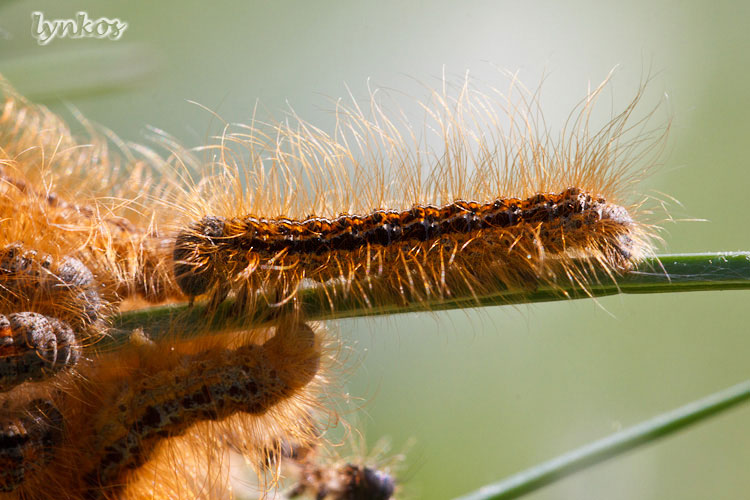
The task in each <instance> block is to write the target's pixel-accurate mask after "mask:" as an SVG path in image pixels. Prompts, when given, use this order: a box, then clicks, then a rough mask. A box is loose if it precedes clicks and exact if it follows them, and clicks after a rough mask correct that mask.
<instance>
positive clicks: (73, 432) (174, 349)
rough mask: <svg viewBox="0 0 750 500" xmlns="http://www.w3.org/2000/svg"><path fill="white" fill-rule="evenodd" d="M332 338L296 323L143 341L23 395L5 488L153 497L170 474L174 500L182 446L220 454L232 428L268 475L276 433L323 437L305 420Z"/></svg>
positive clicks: (30, 494) (18, 398)
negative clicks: (268, 453)
mask: <svg viewBox="0 0 750 500" xmlns="http://www.w3.org/2000/svg"><path fill="white" fill-rule="evenodd" d="M320 337H321V335H320V333H319V332H318V333H316V332H315V330H313V328H311V326H308V325H305V324H286V325H279V326H277V327H276V328H275V329H273V330H272V331H269V330H263V331H249V332H242V333H238V334H234V335H231V336H229V337H225V338H219V337H214V338H210V339H204V340H202V341H201V342H189V343H187V342H179V341H175V342H172V343H168V344H163V345H162V344H155V343H153V342H143V341H141V342H137V341H136V342H132V343H131V344H130V345H129V346H127V347H126V348H125V349H123V350H120V351H118V352H112V353H109V354H99V355H98V356H96V357H95V358H93V359H90V360H87V361H83V362H81V363H79V365H78V367H77V369H76V372H75V374H73V373H69V374H66V376H60V377H57V378H56V379H54V381H53V382H52V383H50V384H48V385H46V386H44V387H38V388H34V389H32V390H29V391H28V394H25V395H24V394H14V393H13V392H11V393H10V396H11V397H10V398H9V399H8V400H7V401H6V406H9V407H7V408H6V407H3V408H2V410H3V415H2V416H3V417H4V418H5V419H4V420H3V419H2V418H0V424H2V425H0V443H2V444H3V446H2V448H1V449H0V457H2V459H3V460H4V465H5V467H4V469H3V475H2V482H0V491H6V492H7V491H12V492H13V493H14V495H16V497H14V498H29V499H30V498H48V495H49V490H48V489H47V488H45V486H44V485H56V488H58V490H57V492H56V493H55V494H56V495H57V498H71V499H78V498H80V499H97V498H143V497H144V496H151V495H152V494H153V491H154V486H153V485H152V484H151V483H152V481H153V478H154V477H159V475H162V477H161V478H162V480H163V479H164V478H166V477H171V478H172V480H171V481H168V483H169V484H164V485H162V486H161V490H160V489H159V488H156V489H157V490H160V491H162V492H164V493H163V495H164V497H165V498H173V495H172V494H175V493H176V492H172V494H168V493H167V489H168V488H170V487H171V488H179V487H180V485H181V484H182V478H181V475H180V474H181V473H182V470H178V469H172V470H169V468H166V470H167V471H168V473H166V475H163V474H165V465H173V464H172V462H171V459H170V458H169V455H170V454H174V453H175V451H174V450H175V448H174V447H175V446H178V447H179V449H185V448H187V449H189V450H193V452H195V453H198V454H199V453H200V451H198V452H196V451H195V450H206V451H205V452H206V453H209V454H210V453H211V450H212V449H213V448H217V444H216V442H213V443H212V442H210V441H209V439H216V438H219V439H220V436H221V435H222V434H223V435H225V436H229V435H230V433H232V435H233V441H232V443H233V446H234V447H235V449H238V448H242V449H243V450H245V451H246V452H247V453H248V454H249V456H248V460H250V461H251V463H253V464H255V466H256V468H257V469H258V470H259V471H263V470H265V466H264V464H265V462H264V458H265V456H264V454H263V453H262V450H265V449H267V447H268V446H269V444H268V443H269V441H270V439H271V437H272V436H273V435H274V433H275V432H278V433H283V434H284V435H291V436H293V437H294V439H295V440H297V441H299V442H302V443H310V442H311V441H312V440H314V439H317V433H313V432H308V431H306V429H309V428H311V425H310V424H308V425H306V426H305V425H301V424H300V421H303V420H305V419H308V418H310V417H309V415H310V411H311V408H313V407H314V406H315V404H316V396H315V394H314V389H315V388H316V385H317V383H316V382H315V381H314V379H315V378H316V377H317V376H318V371H319V368H320V366H321V364H322V363H323V364H324V363H325V362H326V361H325V359H322V356H323V351H322V349H321V346H322V344H321V342H322V339H321V338H320ZM17 392H18V391H17ZM29 398H30V400H29V402H28V403H24V401H25V400H27V399H29ZM25 408H28V409H25ZM19 409H21V411H20V415H21V416H20V417H17V416H16V417H14V416H13V415H14V413H16V414H18V413H19V412H18V410H19ZM17 421H20V423H19V422H17ZM200 426H202V427H203V429H202V431H201V432H197V431H196V427H200ZM237 428H240V429H242V430H243V432H242V433H241V434H239V433H237V432H236V429H237ZM180 440H181V442H180ZM243 443H244V444H243ZM219 448H220V447H219ZM253 452H254V453H253ZM156 455H162V458H161V460H158V461H154V460H153V457H154V456H156ZM201 465H203V464H198V466H201ZM142 469H145V470H142ZM189 473H190V471H189V470H188V471H187V472H186V474H189ZM157 474H158V475H157ZM208 474H209V476H208V477H212V476H211V473H210V472H209V473H208ZM214 480H217V479H215V478H214ZM165 483H167V481H165ZM183 493H184V492H183ZM195 494H196V495H197V496H201V495H202V492H201V491H197V492H195Z"/></svg>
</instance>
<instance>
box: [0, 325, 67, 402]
mask: <svg viewBox="0 0 750 500" xmlns="http://www.w3.org/2000/svg"><path fill="white" fill-rule="evenodd" d="M80 357H81V350H80V347H79V345H78V342H77V341H76V337H75V334H74V333H73V330H71V328H70V327H69V326H68V325H67V324H66V323H65V322H63V321H60V320H58V319H56V318H50V317H47V316H44V315H42V314H39V313H34V312H22V313H14V314H10V315H8V316H7V317H6V316H4V315H2V314H0V392H5V391H8V390H10V389H11V388H13V387H15V386H16V385H18V384H20V383H23V382H26V381H37V380H42V379H44V378H47V377H50V376H52V375H53V374H55V373H57V372H59V371H60V370H63V369H66V368H70V367H71V366H74V365H75V364H76V363H78V360H79V359H80Z"/></svg>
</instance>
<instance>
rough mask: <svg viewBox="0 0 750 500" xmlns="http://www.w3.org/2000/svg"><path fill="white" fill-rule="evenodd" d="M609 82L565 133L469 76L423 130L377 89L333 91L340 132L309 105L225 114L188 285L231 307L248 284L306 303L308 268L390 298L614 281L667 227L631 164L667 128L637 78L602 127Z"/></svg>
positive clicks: (183, 265) (281, 300)
mask: <svg viewBox="0 0 750 500" xmlns="http://www.w3.org/2000/svg"><path fill="white" fill-rule="evenodd" d="M603 88H604V87H603V86H600V87H599V88H597V89H596V90H594V91H593V92H592V93H591V94H590V95H589V96H587V98H586V99H585V100H584V101H583V102H582V104H581V105H580V107H579V108H578V109H577V110H576V111H575V112H574V113H573V114H572V115H571V118H570V120H569V122H568V124H567V126H566V128H565V129H564V132H563V133H562V135H561V137H560V138H559V139H553V138H552V132H551V131H548V130H545V129H543V128H542V129H540V127H541V126H542V125H540V123H539V122H538V121H536V120H537V115H536V113H538V109H535V108H534V107H533V106H534V105H536V104H537V102H536V101H535V100H534V99H533V96H531V95H528V94H524V93H523V91H521V97H520V98H518V97H515V98H514V97H512V92H513V91H514V87H513V86H511V90H510V93H509V97H504V96H502V94H499V93H490V94H487V93H484V92H482V91H479V90H477V89H476V88H474V87H473V86H472V85H471V84H470V82H468V80H467V81H466V82H465V84H464V85H463V86H462V87H460V88H458V90H457V91H456V92H455V93H454V94H451V93H448V91H446V90H445V88H444V89H443V91H442V92H437V91H436V92H434V93H433V95H432V97H431V99H430V100H429V101H426V102H424V103H420V104H421V106H422V107H423V109H425V110H426V115H427V117H426V123H425V125H424V126H423V127H421V128H415V127H413V126H412V125H410V124H409V123H408V122H403V121H398V120H397V119H395V118H391V117H390V115H389V114H387V112H386V110H385V109H384V108H383V106H382V104H381V102H380V101H379V100H378V99H377V98H376V97H375V96H373V98H372V99H371V101H370V107H369V110H368V111H367V112H365V111H363V110H362V108H361V107H360V106H359V105H358V104H357V103H356V102H354V103H353V104H352V105H349V106H346V105H344V104H341V103H337V108H336V125H335V126H334V128H333V130H332V132H330V133H326V132H323V131H322V130H320V129H318V128H316V127H314V126H312V125H310V124H309V123H306V122H304V121H303V120H301V119H300V118H298V117H296V116H293V117H292V118H291V119H289V120H287V121H286V122H284V123H278V124H264V123H255V122H254V123H253V124H252V125H250V126H248V127H243V126H239V127H237V128H236V129H235V128H232V127H229V126H227V128H226V130H225V131H224V133H223V135H222V136H221V140H220V142H219V143H218V144H216V145H214V146H213V147H214V150H215V154H216V159H215V163H216V164H218V167H217V168H218V170H219V171H218V173H217V175H216V176H215V177H213V178H205V177H204V178H203V179H202V180H201V182H200V183H199V184H198V185H197V186H196V187H195V189H194V190H193V191H192V192H191V193H190V194H189V195H185V198H189V199H191V200H201V202H200V203H192V204H190V205H185V206H184V211H185V212H186V214H190V215H192V216H193V217H194V218H195V219H196V220H195V221H193V222H186V223H185V225H184V226H182V228H178V233H177V236H176V239H175V244H174V250H173V258H174V274H175V279H176V281H177V284H178V285H179V286H180V288H181V289H182V291H183V292H184V293H185V295H187V296H189V297H195V296H200V295H203V294H208V295H210V296H211V297H212V301H213V302H214V303H218V302H220V301H221V300H223V298H224V297H225V296H226V295H227V294H228V293H230V292H234V293H235V295H237V298H238V300H237V303H238V304H240V305H248V307H250V308H257V307H258V306H257V304H256V303H257V301H258V298H259V297H260V298H262V299H264V300H263V301H262V302H263V303H270V304H272V305H280V304H285V303H287V302H290V301H293V300H294V297H295V294H296V292H297V290H298V289H299V286H300V284H302V283H305V282H306V281H312V282H316V283H318V284H329V285H330V284H338V285H339V287H338V289H336V288H335V287H334V288H333V292H331V290H332V288H331V287H327V288H326V289H325V291H324V292H323V293H342V294H346V295H350V296H354V297H356V298H357V300H359V301H360V302H361V303H362V304H364V305H365V307H377V306H378V305H379V302H381V301H383V299H384V298H385V297H388V298H392V297H395V298H396V301H400V302H401V303H404V304H406V303H410V302H415V301H423V300H428V299H446V298H450V297H452V296H454V295H456V294H459V293H461V294H467V293H468V294H470V295H473V296H474V297H480V296H481V295H483V294H485V293H487V292H489V291H490V290H492V289H497V287H498V283H499V284H500V286H502V287H504V288H507V289H510V290H515V289H520V290H524V289H525V290H532V289H533V288H534V287H536V286H538V285H539V284H553V285H554V284H555V283H562V282H566V283H573V284H574V285H576V286H578V287H580V288H583V289H584V290H585V288H586V284H587V283H588V282H589V280H590V279H591V274H592V273H591V271H592V270H594V269H598V270H603V271H604V272H605V273H608V274H610V275H611V276H612V277H614V276H616V275H618V274H620V273H622V272H624V271H626V270H628V269H630V268H631V267H632V265H633V264H634V263H637V262H638V261H639V260H640V259H642V258H643V257H644V256H646V255H649V254H651V253H652V249H653V243H652V241H653V238H654V233H655V227H654V226H652V225H650V224H649V223H648V222H647V221H645V220H644V216H646V215H647V214H648V209H647V208H645V206H644V203H643V200H635V201H634V200H632V199H631V198H630V196H631V193H629V192H628V188H629V187H630V186H631V185H632V183H633V182H634V177H633V175H634V172H633V169H631V168H630V167H631V165H632V164H633V163H634V162H637V161H643V160H653V159H654V157H655V156H656V155H658V153H659V147H660V144H661V141H660V138H661V137H663V136H662V135H661V133H662V131H649V130H648V128H647V127H648V120H649V118H650V116H651V115H650V114H648V115H647V116H645V117H643V118H640V119H634V118H633V114H634V111H635V109H636V107H637V105H638V102H639V100H640V98H641V97H642V93H640V92H639V93H638V94H637V95H636V97H635V98H634V100H633V101H632V102H631V103H630V104H629V105H628V106H627V108H626V109H625V110H624V111H623V112H621V113H620V114H618V115H616V116H614V117H613V118H611V119H610V121H609V122H608V123H607V124H606V125H605V126H604V127H603V128H602V129H601V130H599V131H596V130H592V129H591V128H590V116H591V113H592V108H593V106H594V104H595V102H596V101H597V98H598V97H599V95H600V94H601V92H602V91H603ZM514 99H517V100H518V101H520V102H515V101H514ZM503 110H505V111H508V112H509V113H510V115H509V116H508V117H506V118H505V121H506V122H507V123H505V122H504V119H503V117H502V116H501V115H500V113H501V111H503ZM631 122H632V123H631ZM634 131H639V132H641V134H635V135H633V133H634ZM642 134H646V135H650V138H651V139H653V142H647V141H646V140H645V138H644V136H643V135H642ZM433 142H435V143H437V144H439V145H441V146H442V147H440V148H436V147H435V146H434V145H433ZM246 157H247V158H246ZM245 183H246V184H248V185H249V186H248V187H247V190H245V188H244V187H243V184H245ZM228 193H229V194H228ZM195 216H197V217H195ZM582 256H585V257H587V258H588V261H587V263H586V264H584V265H581V264H579V263H577V262H576V258H577V257H582ZM337 290H338V291H337ZM331 307H334V306H333V302H332V301H331Z"/></svg>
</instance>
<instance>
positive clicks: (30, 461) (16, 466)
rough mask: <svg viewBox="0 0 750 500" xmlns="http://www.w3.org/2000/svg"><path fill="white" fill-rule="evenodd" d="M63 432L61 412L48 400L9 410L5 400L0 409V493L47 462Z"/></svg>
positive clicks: (6, 490)
mask: <svg viewBox="0 0 750 500" xmlns="http://www.w3.org/2000/svg"><path fill="white" fill-rule="evenodd" d="M19 410H20V413H18V412H19ZM62 433H63V429H62V415H61V414H60V412H59V410H58V409H57V408H56V407H55V405H54V404H53V403H52V402H51V401H50V400H48V399H34V400H32V401H30V402H29V403H28V404H27V405H26V406H25V407H21V408H14V409H13V410H12V411H10V410H9V409H8V405H7V403H6V405H4V407H3V408H0V492H11V491H13V490H15V489H16V488H18V487H19V486H20V485H21V484H22V483H23V482H24V479H25V477H26V475H27V474H29V473H33V472H34V471H37V470H40V469H41V468H42V467H44V466H45V465H46V464H47V463H48V462H50V460H52V458H53V457H54V451H55V447H56V446H58V445H59V444H60V441H61V438H62Z"/></svg>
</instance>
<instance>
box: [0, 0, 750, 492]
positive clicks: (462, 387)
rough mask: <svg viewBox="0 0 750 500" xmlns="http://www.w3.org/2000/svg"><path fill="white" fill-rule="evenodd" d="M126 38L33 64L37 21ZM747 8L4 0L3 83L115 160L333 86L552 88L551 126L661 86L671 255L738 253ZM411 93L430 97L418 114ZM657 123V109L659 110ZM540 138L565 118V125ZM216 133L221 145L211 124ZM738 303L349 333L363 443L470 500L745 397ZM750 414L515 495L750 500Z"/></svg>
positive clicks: (311, 103) (421, 485)
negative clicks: (77, 118) (401, 454)
mask: <svg viewBox="0 0 750 500" xmlns="http://www.w3.org/2000/svg"><path fill="white" fill-rule="evenodd" d="M35 10H38V11H42V12H44V14H45V16H46V17H48V18H70V17H74V16H75V14H76V12H78V11H86V12H87V13H88V14H89V16H90V17H92V18H98V17H101V16H106V17H109V18H114V17H117V18H120V19H122V20H124V21H126V22H128V23H129V27H128V29H127V31H126V32H125V33H124V35H123V37H122V39H121V40H119V41H116V42H111V41H98V40H90V39H83V40H56V41H53V42H52V43H50V44H49V45H47V46H39V45H38V44H37V43H36V41H35V40H34V39H33V38H32V36H31V12H32V11H35ZM748 26H750V3H748V2H737V1H731V0H728V1H713V2H703V1H700V0H692V1H676V0H674V1H664V0H659V1H652V0H649V1H645V0H637V1H629V2H622V1H580V0H573V1H568V2H557V1H540V2H517V1H514V2H510V1H489V0H488V1H479V0H466V1H462V2H456V1H442V0H433V1H404V0H378V1H370V2H347V1H343V0H342V1H330V0H326V1H323V0H318V1H302V0H298V1H275V2H266V1H247V2H246V1H235V2H230V1H214V2H208V1H205V0H203V1H196V0H160V1H158V2H153V1H148V0H129V1H112V0H88V1H84V0H46V1H31V0H28V1H26V0H18V1H9V0H4V1H3V2H2V3H0V72H2V73H4V74H5V75H6V76H7V77H8V78H9V79H10V80H11V81H12V82H14V83H15V84H16V86H17V87H18V89H19V90H20V91H21V92H23V93H26V94H27V95H29V96H30V97H31V98H32V99H35V100H37V101H41V102H44V103H45V104H48V105H50V106H51V107H53V108H54V109H56V110H62V111H65V110H66V109H67V106H68V105H70V104H72V105H73V106H74V107H76V108H78V109H79V110H80V111H81V112H82V113H83V115H84V116H86V117H88V118H90V119H91V120H94V121H96V122H99V123H101V124H104V125H106V126H107V127H109V128H110V129H112V130H113V131H114V132H115V133H116V134H118V135H119V136H120V137H121V138H123V139H125V140H128V141H137V142H143V141H144V140H146V136H147V135H148V131H147V128H146V126H152V127H156V128H159V129H163V130H166V131H168V132H169V133H170V134H172V135H174V136H175V137H177V138H179V139H180V140H182V141H183V142H185V143H186V144H188V145H199V144H202V143H203V142H205V139H206V135H207V133H208V131H209V130H210V129H211V123H212V117H211V115H210V114H209V113H207V112H206V111H205V110H203V109H201V108H200V107H198V106H195V105H193V104H190V103H188V102H187V100H191V101H196V102H198V103H200V104H202V105H203V106H205V107H207V108H209V109H211V110H214V111H216V112H217V113H219V114H220V115H221V116H222V117H223V118H225V119H226V120H228V121H247V120H249V118H250V114H251V112H252V109H253V107H254V105H255V103H256V101H257V102H260V103H261V105H262V107H263V108H264V109H266V110H268V111H269V113H270V114H272V115H275V116H277V117H279V118H281V117H282V116H283V115H282V113H283V111H284V109H285V108H286V105H287V102H288V103H289V104H291V105H292V106H293V107H294V109H295V110H296V111H297V112H298V113H299V114H300V115H301V116H302V117H304V118H306V119H307V120H309V121H311V122H313V123H323V124H327V123H330V113H329V110H330V105H329V104H330V103H329V101H328V100H327V98H329V97H336V96H340V95H344V94H345V93H346V92H347V89H346V87H345V84H347V85H349V87H350V88H351V89H352V92H353V93H354V94H355V95H359V96H364V95H366V90H367V86H366V84H367V81H368V79H370V82H371V85H373V86H385V87H391V88H396V89H406V90H407V91H411V90H412V89H415V88H416V87H415V86H414V81H415V80H416V81H419V82H424V83H427V84H434V83H436V82H437V78H439V77H440V75H441V73H442V71H443V68H445V70H446V72H447V73H448V74H452V75H458V76H459V77H460V75H462V74H463V73H464V71H465V70H467V69H468V70H470V71H471V74H472V75H474V76H475V77H476V78H478V79H479V80H482V81H484V82H488V83H490V84H492V83H494V81H495V79H497V78H498V75H499V73H498V71H497V69H496V68H495V67H494V66H495V65H496V66H499V67H502V68H507V69H509V70H512V71H516V70H518V71H519V76H520V78H521V80H522V81H523V82H525V83H526V84H528V85H530V86H536V85H537V84H538V83H539V82H540V81H541V80H542V78H544V77H546V81H545V84H544V87H543V96H544V100H543V102H544V104H545V106H546V108H545V109H548V117H549V118H550V126H551V127H552V128H553V129H554V128H555V123H559V120H560V119H561V118H563V117H564V116H565V113H566V112H567V111H568V110H569V109H570V108H571V107H572V106H573V105H574V104H575V103H576V102H577V101H578V99H580V98H581V97H582V96H583V95H584V94H585V91H586V88H587V85H588V84H589V82H592V83H598V82H600V81H601V80H602V79H603V78H604V77H605V76H606V75H607V74H608V73H609V71H610V70H611V69H612V68H613V67H615V66H618V69H617V71H616V73H615V78H614V83H613V90H612V92H611V96H612V100H613V102H615V103H623V102H626V101H627V99H628V98H630V97H632V95H633V93H634V92H635V91H636V89H637V88H638V85H639V83H640V82H641V81H642V80H643V78H644V75H649V74H650V75H651V77H652V81H651V83H650V85H649V92H650V93H651V94H653V95H655V99H658V98H659V97H660V96H662V95H667V96H668V99H667V100H666V106H665V107H666V111H664V112H663V116H664V117H668V116H671V117H672V118H673V122H672V132H671V135H670V138H669V144H668V152H667V156H666V157H665V160H664V165H663V166H661V167H660V168H659V170H658V172H656V173H655V174H654V175H653V176H652V177H651V178H649V179H648V180H647V181H646V183H645V184H644V186H643V189H645V190H647V191H652V192H655V193H666V194H668V195H669V196H672V197H674V198H675V199H676V200H679V202H680V203H681V205H678V204H673V205H672V207H671V208H670V210H671V213H672V215H673V216H674V217H675V219H704V220H705V221H703V222H699V221H692V222H677V223H670V224H667V225H666V226H665V227H666V230H667V232H666V233H665V234H664V238H665V247H664V248H663V251H669V252H674V253H677V252H696V251H718V250H727V251H728V250H739V249H744V250H750V231H749V230H748V229H749V228H750V225H749V224H748V218H747V214H745V213H744V212H743V210H744V208H743V207H744V206H745V204H746V196H747V194H748V188H750V173H749V172H750V170H749V169H748V166H749V165H748V161H747V157H748V147H747V142H748V140H747V138H748V135H749V134H750V122H749V121H748V114H749V113H750V92H748V88H750V64H748V63H749V62H750V55H748V54H750V29H748ZM415 95H417V96H419V95H420V94H419V93H417V92H415ZM662 110H664V108H662ZM553 120H558V122H555V121H553ZM214 124H215V123H214ZM749 298H750V296H749V295H748V293H747V292H718V293H690V294H661V295H656V296H618V297H611V298H606V299H602V300H600V301H599V302H598V303H595V302H593V301H575V302H562V303H553V304H543V305H534V306H529V307H495V308H488V309H484V310H481V311H463V312H447V313H439V314H432V315H424V314H410V315H404V316H399V317H395V318H383V319H367V320H347V321H341V322H338V325H337V326H338V328H339V329H340V331H341V334H342V336H343V338H344V339H346V341H347V343H348V344H349V345H351V346H354V347H353V352H354V353H355V354H354V356H355V357H361V359H362V360H361V362H359V363H358V364H357V366H356V368H355V369H354V370H353V372H352V373H351V375H350V377H349V380H348V383H347V390H348V391H349V393H350V394H352V395H353V396H357V397H360V398H362V402H361V406H362V410H361V412H360V413H359V414H358V415H357V416H356V417H353V416H350V417H352V418H356V421H357V423H358V426H359V428H360V429H361V430H362V431H363V433H364V435H365V436H366V438H367V441H368V443H370V445H372V444H373V443H374V442H376V441H377V440H378V439H379V438H380V437H382V436H387V437H389V438H390V439H391V442H392V444H393V449H394V450H396V451H400V450H402V449H403V448H404V447H405V446H406V443H407V442H408V441H409V440H413V442H414V444H413V445H412V446H411V447H410V449H409V453H408V460H407V463H406V466H405V468H404V469H403V470H402V472H401V478H402V480H403V482H404V491H405V493H406V494H407V495H409V496H410V497H412V498H429V499H444V498H451V497H453V496H456V495H458V494H461V493H465V492H468V491H470V490H472V489H475V488H477V487H479V486H481V485H483V484H485V483H488V482H490V481H493V480H497V479H500V478H502V477H504V476H507V475H509V474H512V473H514V472H516V471H519V470H521V469H524V468H526V467H528V466H531V465H533V464H535V463H539V462H541V461H543V460H546V459H549V458H551V457H553V456H555V455H557V454H560V453H562V452H565V451H567V450H570V449H572V448H575V447H577V446H580V445H582V444H584V443H587V442H590V441H592V440H595V439H597V438H600V437H603V436H606V435H608V434H610V433H612V432H614V431H616V430H618V429H621V428H624V427H627V426H630V425H633V424H635V423H637V422H640V421H642V420H644V419H646V418H648V417H651V416H653V415H655V414H657V413H660V412H663V411H665V410H668V409H671V408H674V407H677V406H679V405H682V404H684V403H686V402H688V401H690V400H692V399H696V398H699V397H701V396H704V395H707V394H709V393H712V392H714V391H717V390H719V389H721V388H724V387H726V386H729V385H731V384H734V383H736V382H739V381H741V380H744V379H747V378H748V377H750V366H749V364H748V353H750V335H748V333H750V331H749V330H750V328H749V327H748V323H749V320H750V310H749V308H748V305H747V304H748V299H749ZM749 423H750V407H745V408H740V409H737V410H733V411H731V412H729V413H726V414H724V415H722V416H720V417H718V418H715V419H713V420H711V421H709V422H707V423H703V424H701V425H699V426H697V427H695V428H692V429H690V430H689V431H687V432H683V433H681V434H678V435H676V436H674V437H670V438H668V439H666V440H663V441H660V442H658V443H656V444H652V445H650V446H648V447H645V448H642V449H639V450H637V451H634V452H631V453H628V454H627V455H625V456H623V457H621V458H617V459H615V460H612V461H609V462H607V463H605V464H602V465H599V466H596V467H593V468H592V469H589V470H587V471H585V472H582V473H579V474H577V475H575V476H573V477H571V478H569V479H566V480H564V481H561V482H559V483H557V484H555V485H552V486H549V487H547V488H544V489H542V490H540V491H538V492H536V493H534V494H531V495H529V496H528V498H529V499H534V500H545V499H547V500H549V499H561V498H567V499H600V498H607V499H610V500H616V499H633V498H639V499H643V500H646V499H662V498H682V499H703V498H741V497H745V496H746V495H747V494H748V493H747V492H748V491H750V474H748V473H747V470H748V469H750V428H749V427H750V426H749V425H748V424H749Z"/></svg>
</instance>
